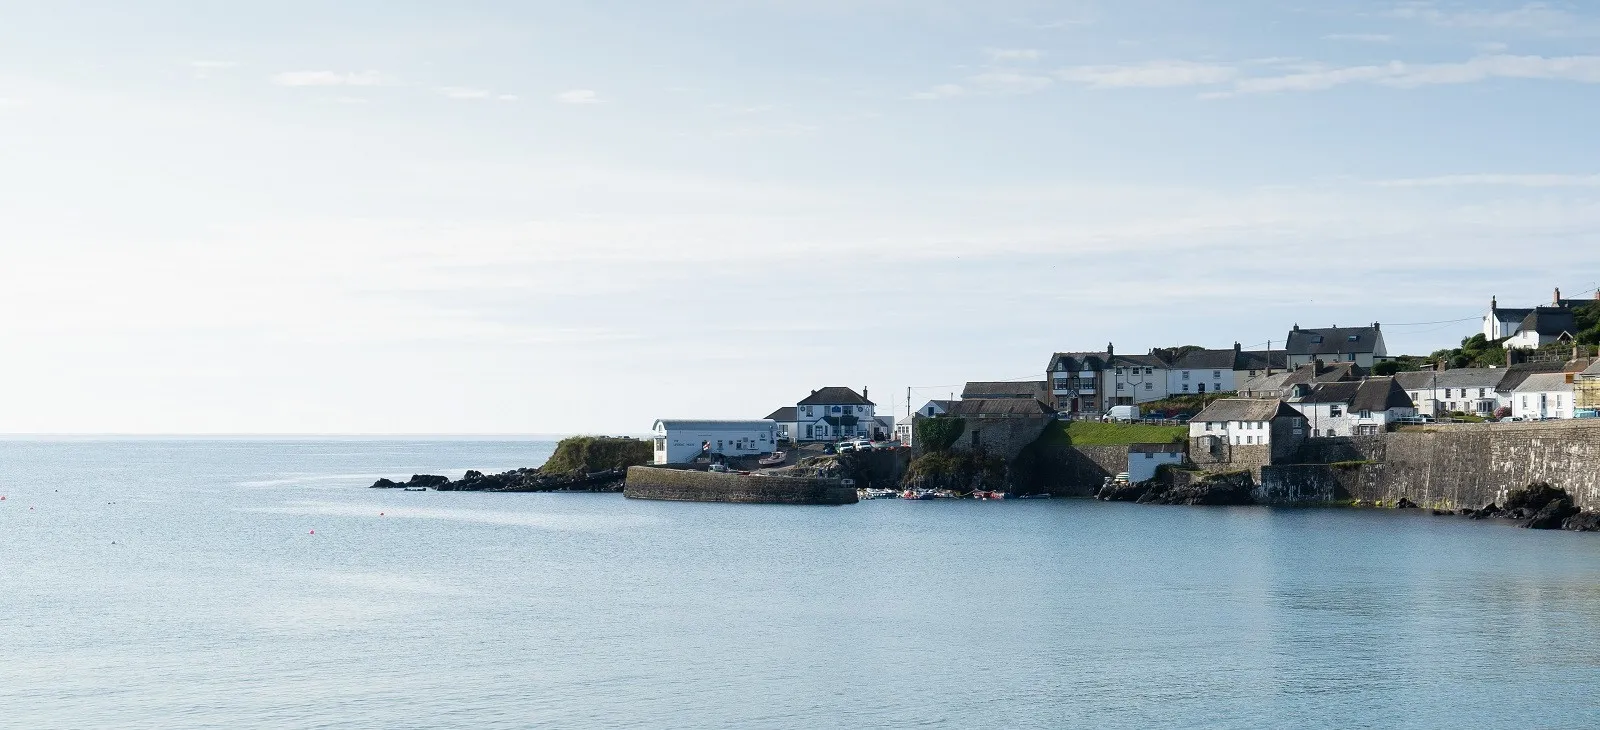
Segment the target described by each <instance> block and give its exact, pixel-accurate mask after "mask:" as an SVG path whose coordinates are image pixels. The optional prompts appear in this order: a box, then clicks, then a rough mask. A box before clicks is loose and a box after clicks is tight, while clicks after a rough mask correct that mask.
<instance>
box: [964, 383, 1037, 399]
mask: <svg viewBox="0 0 1600 730" xmlns="http://www.w3.org/2000/svg"><path fill="white" fill-rule="evenodd" d="M1048 388H1049V386H1048V385H1047V384H1046V383H1045V381H1043V380H1037V381H1029V382H1020V383H1019V382H985V381H973V382H970V383H967V386H966V387H965V388H963V389H962V390H961V397H962V398H964V399H966V398H1040V399H1043V398H1045V397H1047V396H1048V394H1049V390H1048Z"/></svg>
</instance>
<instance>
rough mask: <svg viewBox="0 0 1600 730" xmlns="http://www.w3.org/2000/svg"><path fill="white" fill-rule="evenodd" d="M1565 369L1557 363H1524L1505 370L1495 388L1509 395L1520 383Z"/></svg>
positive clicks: (1561, 364)
mask: <svg viewBox="0 0 1600 730" xmlns="http://www.w3.org/2000/svg"><path fill="white" fill-rule="evenodd" d="M1564 369H1566V365H1565V364H1563V363H1559V362H1525V363H1517V364H1516V365H1512V366H1511V367H1508V368H1506V376H1505V377H1504V378H1502V379H1501V380H1500V384H1499V385H1497V386H1495V390H1498V391H1500V392H1501V393H1510V392H1512V391H1514V390H1516V389H1517V386H1520V385H1522V381H1524V380H1527V379H1528V378H1530V377H1532V376H1534V375H1539V374H1541V373H1559V372H1561V371H1562V370H1564Z"/></svg>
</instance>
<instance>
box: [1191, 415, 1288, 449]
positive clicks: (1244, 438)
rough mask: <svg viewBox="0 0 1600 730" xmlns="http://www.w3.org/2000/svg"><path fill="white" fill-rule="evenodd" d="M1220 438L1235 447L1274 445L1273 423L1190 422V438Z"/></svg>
mask: <svg viewBox="0 0 1600 730" xmlns="http://www.w3.org/2000/svg"><path fill="white" fill-rule="evenodd" d="M1200 436H1220V437H1222V440H1223V441H1225V442H1227V443H1230V444H1233V445H1235V446H1260V445H1262V444H1270V443H1272V423H1271V422H1269V421H1205V422H1202V423H1196V422H1194V421H1190V422H1189V438H1198V437H1200Z"/></svg>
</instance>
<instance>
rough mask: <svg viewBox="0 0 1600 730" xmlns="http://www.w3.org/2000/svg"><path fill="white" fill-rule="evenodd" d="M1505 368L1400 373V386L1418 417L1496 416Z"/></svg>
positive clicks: (1398, 376) (1398, 378) (1397, 378)
mask: <svg viewBox="0 0 1600 730" xmlns="http://www.w3.org/2000/svg"><path fill="white" fill-rule="evenodd" d="M1505 377H1506V370H1505V368H1461V369H1459V370H1437V371H1436V370H1424V371H1422V372H1415V373H1400V374H1399V375H1396V376H1395V379H1396V380H1398V381H1399V382H1400V387H1401V388H1404V389H1405V391H1406V395H1409V396H1410V397H1411V402H1412V404H1414V405H1415V406H1416V409H1417V412H1418V413H1425V414H1427V415H1430V416H1442V415H1444V414H1447V413H1457V412H1460V413H1471V414H1474V415H1479V416H1489V415H1493V414H1494V412H1495V410H1496V409H1498V408H1499V407H1500V399H1499V394H1498V392H1497V390H1498V388H1499V387H1500V381H1501V380H1504V379H1505Z"/></svg>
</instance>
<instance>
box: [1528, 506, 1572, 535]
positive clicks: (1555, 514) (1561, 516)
mask: <svg viewBox="0 0 1600 730" xmlns="http://www.w3.org/2000/svg"><path fill="white" fill-rule="evenodd" d="M1577 514H1578V508H1577V507H1574V506H1572V502H1570V501H1568V500H1565V499H1557V500H1555V501H1552V502H1550V503H1548V504H1546V505H1545V506H1544V507H1543V508H1541V509H1540V510H1539V511H1538V512H1536V513H1534V515H1533V517H1531V518H1529V519H1528V521H1527V522H1524V523H1522V526H1523V527H1526V528H1529V529H1533V530H1559V529H1561V526H1562V524H1563V523H1565V522H1566V521H1567V518H1568V517H1572V516H1574V515H1577Z"/></svg>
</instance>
